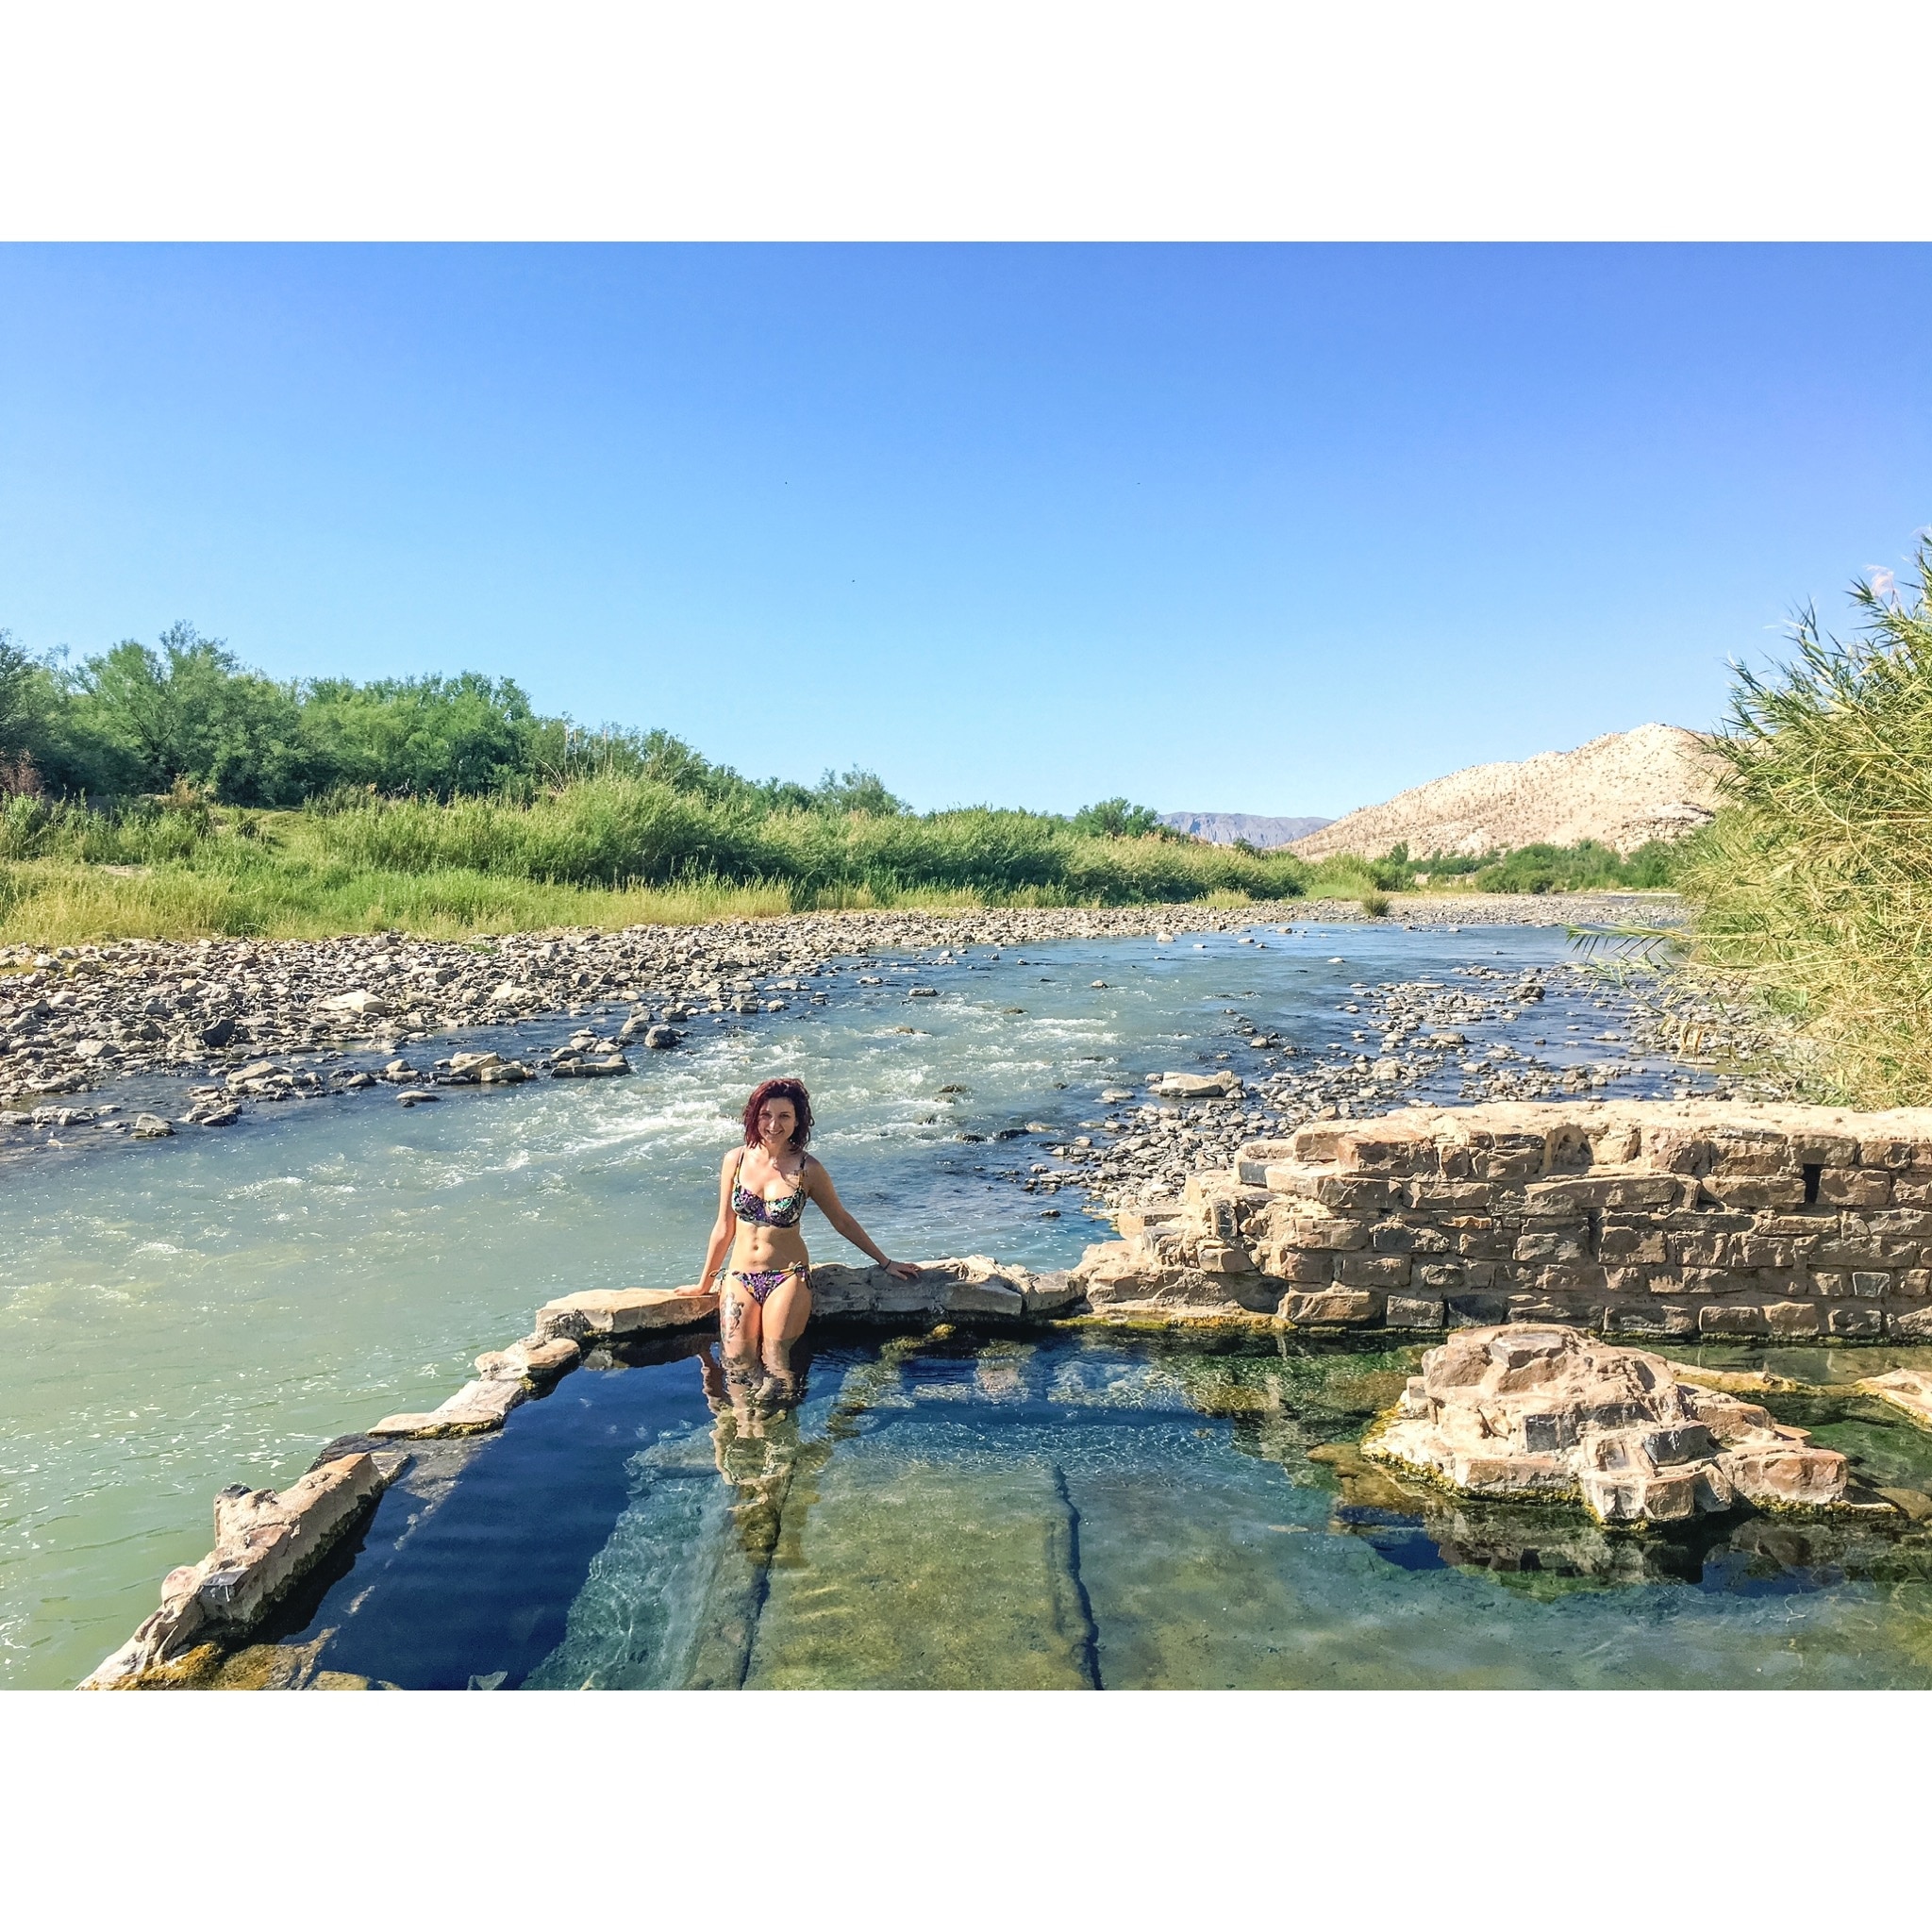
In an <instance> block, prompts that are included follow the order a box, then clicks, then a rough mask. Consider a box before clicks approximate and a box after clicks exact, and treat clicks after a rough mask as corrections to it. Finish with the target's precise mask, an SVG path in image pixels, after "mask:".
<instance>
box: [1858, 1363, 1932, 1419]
mask: <svg viewBox="0 0 1932 1932" xmlns="http://www.w3.org/2000/svg"><path fill="white" fill-rule="evenodd" d="M1857 1386H1858V1387H1859V1388H1860V1389H1862V1390H1863V1391H1865V1393H1866V1394H1868V1395H1875V1396H1877V1397H1878V1399H1879V1400H1880V1401H1881V1402H1889V1403H1890V1404H1891V1406H1892V1407H1894V1408H1900V1409H1903V1410H1904V1411H1905V1412H1906V1414H1907V1415H1908V1416H1910V1417H1911V1419H1912V1420H1913V1421H1914V1422H1915V1423H1917V1424H1919V1426H1920V1427H1921V1428H1922V1429H1932V1374H1927V1373H1926V1371H1924V1369H1893V1370H1891V1371H1890V1373H1889V1374H1883V1375H1867V1376H1866V1377H1865V1378H1864V1380H1863V1381H1861V1382H1860V1383H1858V1385H1857Z"/></svg>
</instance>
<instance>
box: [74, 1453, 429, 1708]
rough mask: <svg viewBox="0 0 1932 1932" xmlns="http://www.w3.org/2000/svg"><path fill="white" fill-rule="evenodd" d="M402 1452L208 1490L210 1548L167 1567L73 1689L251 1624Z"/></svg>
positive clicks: (107, 1686)
mask: <svg viewBox="0 0 1932 1932" xmlns="http://www.w3.org/2000/svg"><path fill="white" fill-rule="evenodd" d="M403 1460H404V1458H402V1457H396V1458H394V1459H393V1460H391V1459H390V1458H387V1457H383V1456H381V1455H368V1454H358V1455H353V1456H344V1457H338V1458H337V1459H336V1460H335V1461H333V1462H327V1463H324V1464H323V1465H322V1466H321V1467H320V1468H319V1469H312V1470H310V1471H309V1472H308V1474H307V1475H305V1476H303V1477H301V1478H300V1479H299V1480H298V1481H296V1482H293V1483H291V1484H290V1486H289V1487H288V1488H287V1489H286V1490H281V1491H275V1490H249V1489H243V1488H242V1487H241V1486H240V1485H237V1486H236V1487H235V1488H233V1489H229V1490H224V1491H222V1493H221V1494H220V1495H219V1496H217V1497H216V1498H215V1546H214V1548H213V1549H212V1550H211V1551H210V1552H209V1553H208V1555H207V1556H206V1557H203V1558H202V1559H201V1561H200V1562H199V1563H189V1564H183V1565H182V1566H181V1567H180V1568H179V1569H178V1570H172V1571H170V1572H169V1573H168V1575H167V1577H166V1578H165V1579H164V1580H163V1582H162V1584H161V1607H160V1608H159V1609H158V1610H157V1611H156V1612H155V1613H154V1615H153V1616H151V1617H149V1618H148V1619H147V1621H146V1622H145V1623H143V1624H142V1626H141V1627H140V1629H138V1630H137V1631H136V1632H135V1633H134V1635H133V1636H132V1637H131V1638H130V1639H129V1640H128V1641H127V1642H126V1643H125V1644H124V1645H123V1646H122V1647H121V1648H120V1649H119V1650H117V1651H116V1652H115V1653H114V1655H113V1656H112V1657H108V1659H107V1660H106V1661H105V1662H104V1663H103V1664H102V1665H101V1666H100V1668H99V1669H98V1670H96V1671H95V1672H94V1673H93V1674H92V1676H90V1677H89V1678H87V1679H86V1681H85V1682H84V1683H83V1684H82V1686H81V1688H82V1689H83V1690H87V1691H100V1690H112V1689H116V1688H121V1687H125V1686H131V1685H134V1684H136V1683H138V1682H140V1680H141V1679H142V1677H143V1676H144V1675H145V1674H147V1673H149V1672H151V1671H153V1670H155V1669H157V1668H158V1667H160V1666H164V1665H166V1664H168V1663H169V1662H171V1661H172V1660H173V1659H175V1657H179V1656H180V1655H182V1654H183V1653H184V1652H185V1651H187V1650H188V1649H190V1648H191V1647H192V1645H194V1644H195V1643H197V1642H201V1641H207V1640H208V1639H209V1638H211V1637H219V1638H221V1639H223V1640H224V1641H226V1640H227V1639H229V1638H230V1637H232V1636H233V1635H235V1634H237V1633H240V1632H242V1631H244V1630H246V1629H247V1628H248V1627H249V1626H250V1625H251V1624H255V1623H257V1622H258V1621H259V1620H260V1618H261V1616H262V1614H263V1612H264V1611H266V1610H267V1609H268V1608H269V1607H270V1606H271V1605H273V1604H274V1603H275V1602H276V1601H277V1600H278V1599H279V1598H280V1597H282V1596H283V1595H284V1594H285V1593H286V1592H287V1591H288V1589H289V1587H290V1586H291V1584H292V1583H293V1582H294V1581H295V1580H296V1579H297V1578H298V1577H299V1576H301V1575H302V1574H303V1573H304V1572H306V1571H308V1570H309V1569H311V1568H312V1567H313V1566H314V1565H315V1563H316V1562H318V1561H319V1560H320V1559H321V1557H324V1556H325V1554H326V1553H327V1552H328V1550H329V1549H330V1548H331V1547H332V1546H333V1545H334V1544H335V1543H336V1542H337V1541H340V1539H341V1537H342V1535H343V1534H344V1533H345V1532H346V1531H347V1530H348V1529H349V1528H350V1527H351V1526H352V1525H353V1524H355V1523H356V1522H357V1521H358V1519H359V1518H360V1516H361V1514H362V1512H363V1510H364V1508H365V1507H367V1506H368V1505H369V1504H371V1503H373V1502H374V1501H375V1498H376V1497H377V1496H379V1495H380V1494H381V1493H382V1491H383V1489H384V1487H385V1486H386V1485H387V1483H388V1482H389V1480H390V1478H391V1476H392V1475H393V1474H395V1473H396V1471H397V1469H398V1468H399V1467H400V1466H401V1464H402V1461H403Z"/></svg>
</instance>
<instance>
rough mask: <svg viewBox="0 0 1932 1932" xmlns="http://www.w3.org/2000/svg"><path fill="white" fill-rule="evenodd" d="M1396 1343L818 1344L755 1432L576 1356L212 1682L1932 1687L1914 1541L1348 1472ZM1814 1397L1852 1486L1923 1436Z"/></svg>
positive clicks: (410, 1483)
mask: <svg viewBox="0 0 1932 1932" xmlns="http://www.w3.org/2000/svg"><path fill="white" fill-rule="evenodd" d="M1412 1356H1413V1351H1408V1350H1389V1351H1370V1352H1362V1351H1350V1350H1345V1349H1341V1348H1337V1347H1332V1346H1330V1347H1322V1346H1317V1345H1315V1344H1313V1343H1309V1342H1297V1341H1294V1340H1292V1339H1284V1340H1281V1341H1260V1342H1254V1343H1249V1344H1244V1345H1242V1346H1240V1347H1234V1346H1224V1347H1221V1348H1218V1349H1214V1350H1208V1349H1204V1348H1201V1347H1199V1346H1190V1345H1187V1344H1186V1343H1184V1342H1182V1341H1166V1340H1135V1339H1126V1338H1121V1337H1113V1336H1105V1335H1099V1334H1095V1333H1093V1332H1091V1331H1089V1332H1088V1333H1085V1334H1082V1335H1058V1336H1053V1337H1050V1338H1046V1339H1039V1340H1018V1339H1012V1338H999V1337H991V1338H980V1339H977V1340H974V1339H972V1338H967V1337H963V1336H956V1337H953V1338H951V1339H949V1340H924V1339H920V1340H911V1339H907V1340H902V1341H888V1342H885V1343H883V1344H882V1343H880V1342H877V1341H861V1340H858V1339H856V1338H853V1339H845V1338H840V1339H837V1340H834V1341H830V1342H829V1343H827V1344H823V1345H821V1346H820V1347H819V1349H818V1350H817V1353H816V1356H815V1358H814V1360H813V1362H812V1364H811V1369H810V1392H809V1394H808V1400H807V1401H806V1403H805V1404H804V1406H803V1408H802V1409H801V1411H800V1412H799V1413H798V1414H797V1415H796V1416H794V1417H790V1418H780V1419H773V1420H771V1421H769V1422H767V1423H766V1424H763V1425H762V1426H761V1427H760V1428H758V1430H757V1431H756V1432H755V1433H752V1434H749V1435H748V1434H746V1433H745V1432H744V1430H743V1429H741V1427H740V1426H739V1424H738V1423H737V1420H736V1419H735V1418H733V1417H732V1416H731V1415H730V1414H729V1412H728V1411H724V1412H723V1413H721V1414H720V1415H716V1416H714V1415H713V1413H712V1410H711V1407H710V1406H709V1405H708V1403H707V1401H706V1399H705V1395H704V1385H703V1377H702V1374H701V1371H700V1362H699V1360H698V1359H697V1358H695V1357H692V1356H690V1355H687V1356H685V1357H683V1358H673V1359H669V1360H658V1361H655V1362H639V1363H636V1364H634V1365H631V1366H619V1365H616V1364H610V1363H606V1364H604V1365H603V1366H601V1367H592V1368H589V1369H585V1370H582V1371H579V1372H578V1373H577V1374H574V1375H572V1376H570V1377H567V1378H566V1379H565V1381H564V1382H563V1383H562V1384H560V1385H559V1387H558V1390H557V1391H555V1392H554V1393H553V1394H552V1395H550V1396H549V1397H548V1398H547V1399H546V1400H544V1401H542V1402H540V1403H536V1404H532V1405H529V1406H527V1407H525V1408H522V1409H519V1410H517V1411H516V1412H515V1413H514V1414H513V1415H512V1416H511V1417H510V1420H509V1425H508V1428H507V1429H506V1431H505V1432H504V1434H503V1436H502V1437H501V1438H499V1439H496V1440H493V1441H489V1442H487V1443H485V1444H483V1445H481V1446H480V1447H478V1446H465V1447H461V1448H454V1449H444V1450H437V1451H431V1452H428V1453H427V1454H426V1455H425V1457H424V1460H423V1462H422V1464H421V1465H420V1466H419V1468H418V1469H417V1470H415V1471H413V1472H411V1473H410V1474H408V1475H406V1477H405V1478H404V1480H403V1482H402V1483H401V1484H400V1485H399V1486H398V1487H397V1488H396V1489H393V1490H391V1491H390V1493H389V1494H388V1495H387V1496H386V1497H385V1498H384V1500H383V1502H382V1504H381V1506H380V1507H379V1509H378V1511H377V1513H376V1515H375V1518H374V1520H373V1521H372V1523H371V1524H370V1526H369V1528H368V1530H367V1532H366V1533H365V1535H364V1537H363V1539H362V1543H361V1547H360V1549H359V1551H358V1553H357V1554H356V1555H355V1557H354V1558H353V1560H352V1561H351V1560H347V1559H344V1562H343V1563H341V1564H339V1565H338V1566H337V1574H334V1575H333V1576H332V1577H330V1578H329V1579H326V1580H325V1581H323V1582H318V1584H317V1585H316V1586H314V1587H313V1588H311V1589H310V1591H308V1592H307V1595H306V1598H305V1601H304V1602H303V1604H301V1605H300V1606H298V1607H295V1608H294V1609H292V1610H291V1612H290V1613H289V1614H288V1615H287V1616H286V1617H285V1619H284V1623H283V1627H282V1629H281V1631H280V1632H279V1636H278V1641H277V1643H276V1644H275V1647H274V1648H273V1649H270V1648H269V1647H268V1646H265V1645H264V1646H258V1647H256V1648H255V1649H253V1650H251V1651H250V1652H248V1653H246V1654H245V1655H244V1656H243V1657H241V1658H240V1659H238V1660H237V1661H236V1663H235V1664H234V1665H233V1666H232V1673H233V1678H232V1680H238V1681H246V1682H255V1683H259V1682H295V1683H303V1682H313V1681H315V1680H316V1678H317V1677H318V1676H321V1677H322V1680H323V1681H324V1682H330V1681H333V1682H341V1681H343V1680H344V1679H367V1680H369V1681H373V1682H389V1683H392V1684H397V1685H401V1686H404V1687H408V1688H422V1689H437V1688H446V1689H457V1690H460V1689H464V1688H471V1689H498V1688H501V1689H519V1688H523V1689H547V1690H575V1689H583V1688H599V1689H647V1688H668V1687H694V1688H713V1689H726V1688H738V1687H747V1688H753V1689H761V1688H765V1689H770V1688H787V1687H791V1688H860V1687H872V1688H928V1689H943V1688H974V1687H1009V1688H1023V1689H1024V1688H1034V1689H1053V1688H1060V1689H1081V1688H1103V1687H1105V1688H1113V1689H1127V1688H1159V1687H1195V1688H1223V1687H1225V1688H1263V1687H1279V1688H1294V1687H1307V1686H1327V1687H1335V1688H1360V1687H1378V1688H1379V1687H1414V1688H1429V1687H1441V1688H1449V1687H1457V1686H1464V1687H1469V1686H1483V1687H1492V1688H1540V1687H1548V1686H1565V1687H1573V1688H1579V1689H1590V1688H1679V1689H1692V1688H1722V1687H1737V1686H1756V1687H1760V1688H1765V1687H1790V1688H1800V1687H1808V1688H1823V1687H1834V1688H1854V1687H1894V1688H1903V1687H1916V1686H1923V1685H1925V1684H1926V1683H1928V1682H1932V1537H1928V1536H1927V1535H1926V1534H1924V1533H1923V1532H1921V1531H1918V1530H1915V1529H1910V1528H1908V1527H1906V1526H1905V1525H1904V1524H1902V1523H1901V1524H1900V1525H1899V1526H1898V1527H1897V1528H1896V1529H1893V1530H1889V1531H1885V1532H1880V1531H1878V1530H1874V1528H1872V1527H1870V1526H1868V1525H1851V1526H1842V1525H1836V1524H1824V1523H1798V1522H1793V1521H1790V1520H1788V1519H1779V1520H1776V1521H1773V1520H1769V1519H1762V1518H1747V1519H1744V1520H1742V1521H1738V1522H1729V1523H1723V1524H1705V1525H1702V1526H1701V1527H1700V1528H1699V1529H1698V1530H1697V1531H1696V1532H1695V1533H1693V1534H1691V1535H1686V1536H1680V1537H1671V1538H1666V1537H1661V1536H1650V1537H1634V1536H1627V1535H1626V1536H1612V1535H1609V1534H1607V1533H1606V1532H1603V1531H1600V1530H1596V1529H1594V1528H1592V1527H1591V1526H1590V1525H1588V1524H1585V1523H1584V1522H1583V1521H1582V1520H1581V1519H1579V1518H1578V1517H1577V1516H1575V1515H1574V1514H1573V1513H1572V1512H1569V1511H1562V1510H1554V1509H1548V1508H1541V1509H1538V1508H1529V1509H1524V1508H1516V1509H1508V1508H1489V1509H1481V1510H1477V1509H1469V1508H1461V1507H1455V1506H1453V1505H1451V1504H1449V1503H1448V1502H1447V1501H1446V1499H1443V1498H1441V1497H1440V1496H1438V1495H1436V1494H1435V1493H1434V1492H1432V1491H1426V1490H1423V1489H1419V1488H1418V1489H1406V1488H1404V1487H1402V1486H1400V1485H1398V1484H1396V1483H1394V1482H1392V1481H1391V1479H1390V1478H1389V1477H1388V1476H1387V1475H1386V1474H1383V1473H1382V1472H1380V1471H1379V1470H1376V1469H1375V1468H1374V1467H1373V1466H1370V1465H1367V1464H1365V1463H1363V1462H1362V1460H1361V1458H1360V1457H1358V1456H1357V1454H1356V1453H1355V1451H1354V1444H1355V1442H1356V1441H1357V1438H1358V1436H1359V1433H1360V1431H1361V1429H1362V1427H1363V1426H1364V1424H1366V1423H1367V1422H1368V1420H1369V1419H1370V1417H1371V1416H1372V1415H1373V1414H1374V1411H1375V1410H1376V1409H1377V1408H1378V1407H1381V1406H1382V1405H1383V1404H1385V1403H1386V1402H1387V1401H1388V1400H1389V1398H1390V1396H1391V1393H1392V1392H1393V1391H1394V1390H1395V1389H1397V1388H1398V1387H1399V1386H1400V1382H1401V1378H1402V1376H1403V1375H1404V1374H1406V1373H1407V1370H1408V1367H1409V1365H1410V1362H1411V1360H1412ZM1807 1401H1808V1402H1809V1403H1810V1406H1811V1407H1813V1408H1814V1409H1816V1408H1819V1407H1820V1406H1821V1405H1820V1403H1819V1401H1818V1399H1817V1398H1807ZM1823 1407H1825V1408H1829V1409H1831V1411H1832V1413H1833V1415H1834V1416H1835V1417H1837V1421H1836V1423H1835V1424H1830V1425H1827V1426H1826V1427H1825V1428H1823V1429H1821V1434H1822V1435H1825V1436H1829V1437H1831V1438H1832V1439H1834V1440H1837V1441H1839V1444H1840V1446H1841V1447H1844V1448H1846V1449H1848V1450H1849V1451H1850V1452H1851V1453H1852V1454H1853V1455H1854V1456H1855V1457H1857V1458H1859V1462H1860V1473H1861V1474H1865V1475H1867V1476H1870V1477H1874V1478H1875V1479H1880V1480H1890V1481H1892V1482H1907V1481H1908V1482H1910V1483H1911V1484H1913V1485H1915V1486H1917V1487H1920V1488H1923V1487H1924V1484H1925V1483H1926V1481H1927V1480H1928V1479H1932V1438H1927V1437H1926V1436H1924V1434H1922V1433H1921V1432H1919V1431H1917V1430H1915V1429H1913V1428H1911V1427H1910V1426H1909V1425H1908V1424H1905V1423H1904V1422H1903V1421H1901V1420H1898V1419H1895V1418H1894V1419H1890V1420H1888V1419H1887V1416H1886V1414H1885V1413H1884V1412H1883V1411H1881V1410H1878V1409H1877V1408H1876V1407H1875V1406H1869V1405H1866V1404H1864V1403H1863V1402H1862V1400H1861V1399H1859V1398H1856V1397H1852V1398H1848V1399H1846V1400H1845V1401H1843V1402H1838V1403H1826V1404H1824V1405H1823ZM1820 1419H1821V1418H1820V1416H1818V1415H1814V1416H1813V1418H1812V1420H1813V1421H1814V1422H1816V1421H1819V1420H1820ZM326 1674H335V1675H334V1677H333V1678H331V1677H329V1676H328V1675H326Z"/></svg>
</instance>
